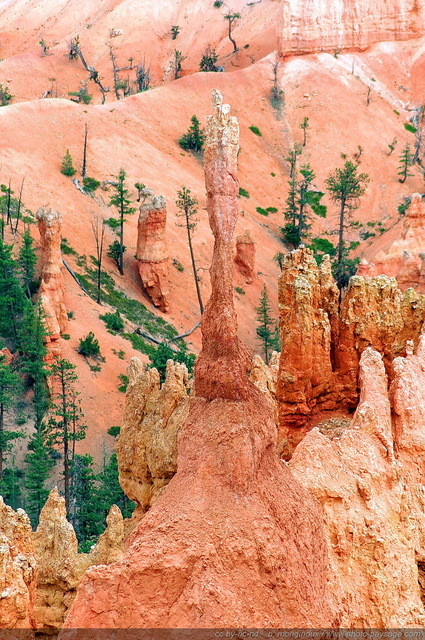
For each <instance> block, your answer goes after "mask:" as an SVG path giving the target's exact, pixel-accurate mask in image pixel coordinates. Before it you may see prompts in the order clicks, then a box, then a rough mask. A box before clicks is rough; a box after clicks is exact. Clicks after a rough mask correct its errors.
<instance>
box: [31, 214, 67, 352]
mask: <svg viewBox="0 0 425 640" xmlns="http://www.w3.org/2000/svg"><path fill="white" fill-rule="evenodd" d="M37 220H38V230H39V232H40V242H41V248H42V259H41V284H40V300H41V305H42V308H43V313H44V318H45V323H46V329H47V333H48V339H49V340H51V341H55V340H57V339H58V338H59V337H60V334H61V333H63V332H64V331H65V330H66V327H67V324H68V315H67V312H66V307H65V303H64V292H65V287H64V280H63V272H62V269H63V267H62V254H61V227H62V216H61V214H60V213H57V212H56V211H53V209H49V210H48V211H46V209H45V208H44V207H40V209H39V210H38V211H37Z"/></svg>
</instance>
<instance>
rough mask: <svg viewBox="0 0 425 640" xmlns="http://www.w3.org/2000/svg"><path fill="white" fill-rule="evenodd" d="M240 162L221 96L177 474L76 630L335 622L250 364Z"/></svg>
mask: <svg viewBox="0 0 425 640" xmlns="http://www.w3.org/2000/svg"><path fill="white" fill-rule="evenodd" d="M237 149H238V125H237V121H236V119H235V118H231V117H230V116H229V107H228V106H227V105H222V99H221V96H220V94H218V92H215V94H214V115H213V116H212V118H210V120H209V124H208V130H207V143H206V157H205V170H206V183H207V191H208V211H209V217H210V224H211V228H212V229H213V232H214V240H215V246H214V257H213V262H212V267H211V281H212V282H211V284H212V295H211V299H210V301H209V303H208V305H207V307H206V311H205V315H204V317H203V322H202V330H203V347H202V353H201V355H200V357H199V359H198V361H197V365H196V369H195V397H193V398H191V400H190V405H189V415H188V418H187V420H186V422H185V423H184V425H183V426H182V428H181V429H180V432H179V436H178V465H177V473H176V475H175V476H174V478H173V479H172V480H171V482H170V483H169V484H168V486H167V487H166V489H165V491H164V492H163V493H162V495H161V496H160V497H159V498H158V499H157V500H156V502H155V504H154V505H153V506H152V508H151V509H150V510H149V511H148V512H147V514H146V515H145V517H144V518H143V519H142V520H141V522H140V523H139V524H138V526H137V528H136V529H135V530H134V532H133V533H132V534H131V536H130V538H129V547H128V551H127V553H126V554H125V556H124V558H123V560H122V561H121V562H118V563H116V564H114V565H111V566H109V567H97V568H91V569H89V570H88V571H87V573H86V576H85V578H84V580H83V582H82V584H81V586H80V588H79V591H78V595H77V598H76V600H75V601H74V604H73V606H72V608H71V611H70V614H69V616H68V618H67V620H66V623H65V626H66V627H73V628H82V627H97V628H99V627H109V628H111V627H126V628H128V627H151V628H155V627H186V628H200V627H207V628H208V627H329V626H332V624H333V623H334V620H335V614H334V610H333V606H332V599H331V596H330V594H329V592H328V590H327V581H328V556H327V547H326V544H325V540H324V534H323V524H322V514H321V513H320V511H319V509H318V506H317V504H316V502H315V501H314V500H312V499H311V497H310V496H309V494H308V493H307V492H306V491H305V490H303V489H302V488H301V486H300V485H299V483H298V482H296V481H295V480H294V478H293V477H292V476H291V474H290V472H289V470H288V468H287V467H286V465H283V464H282V463H281V462H280V461H279V459H278V457H277V452H276V428H275V425H274V422H273V412H272V408H271V406H270V405H269V404H268V403H267V401H266V399H265V398H264V397H263V395H262V394H261V392H260V391H258V389H257V388H256V387H255V386H254V385H253V383H252V382H250V380H249V378H248V367H249V363H250V358H249V352H248V350H247V349H246V348H245V347H243V346H242V345H241V343H240V342H239V340H238V338H237V322H236V316H235V312H234V307H233V283H232V269H233V247H232V243H233V230H234V226H235V223H236V217H237V186H238V183H237V175H236V157H237ZM70 633H71V636H72V633H73V632H70ZM67 635H68V634H67Z"/></svg>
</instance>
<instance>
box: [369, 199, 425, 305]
mask: <svg viewBox="0 0 425 640" xmlns="http://www.w3.org/2000/svg"><path fill="white" fill-rule="evenodd" d="M386 237H389V240H388V241H387V242H385V240H386ZM380 242H385V246H384V247H383V248H381V249H379V251H378V252H376V253H372V254H370V255H368V260H366V259H363V260H362V261H361V262H360V265H359V268H358V270H357V274H358V275H359V276H363V277H365V278H371V277H373V276H378V275H386V276H390V277H391V278H396V280H397V284H398V286H399V287H400V289H401V290H402V291H405V290H406V289H408V288H409V287H413V288H414V289H415V290H416V291H417V292H418V293H425V253H423V252H424V249H425V200H424V198H423V197H422V196H421V195H420V194H419V193H414V194H413V195H412V196H411V199H410V205H409V207H408V209H407V210H406V214H405V216H404V218H403V220H402V221H400V222H398V223H397V224H396V225H395V227H394V229H391V230H389V231H387V232H386V233H385V234H384V235H383V236H382V238H381V239H380ZM372 248H373V245H372ZM372 248H371V249H372Z"/></svg>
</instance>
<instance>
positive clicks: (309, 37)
mask: <svg viewBox="0 0 425 640" xmlns="http://www.w3.org/2000/svg"><path fill="white" fill-rule="evenodd" d="M279 30H280V34H279V48H280V52H281V54H282V55H291V54H292V55H294V54H297V55H299V54H302V53H314V52H318V51H331V52H334V51H342V50H344V49H358V50H362V49H366V48H367V47H369V46H370V45H371V44H374V43H375V42H384V41H386V40H388V41H394V40H409V39H410V38H419V37H420V36H421V35H423V34H424V32H425V9H424V6H423V4H422V3H418V2H417V1H416V0H324V1H323V2H314V3H309V2H306V1H304V2H299V1H298V0H284V1H283V3H282V13H281V20H280V25H279Z"/></svg>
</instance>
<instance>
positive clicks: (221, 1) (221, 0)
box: [213, 0, 223, 7]
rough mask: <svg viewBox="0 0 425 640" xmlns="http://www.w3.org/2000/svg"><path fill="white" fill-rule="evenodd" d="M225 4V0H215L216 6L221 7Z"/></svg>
mask: <svg viewBox="0 0 425 640" xmlns="http://www.w3.org/2000/svg"><path fill="white" fill-rule="evenodd" d="M222 4H223V0H215V2H214V5H213V6H214V7H221V5H222Z"/></svg>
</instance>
